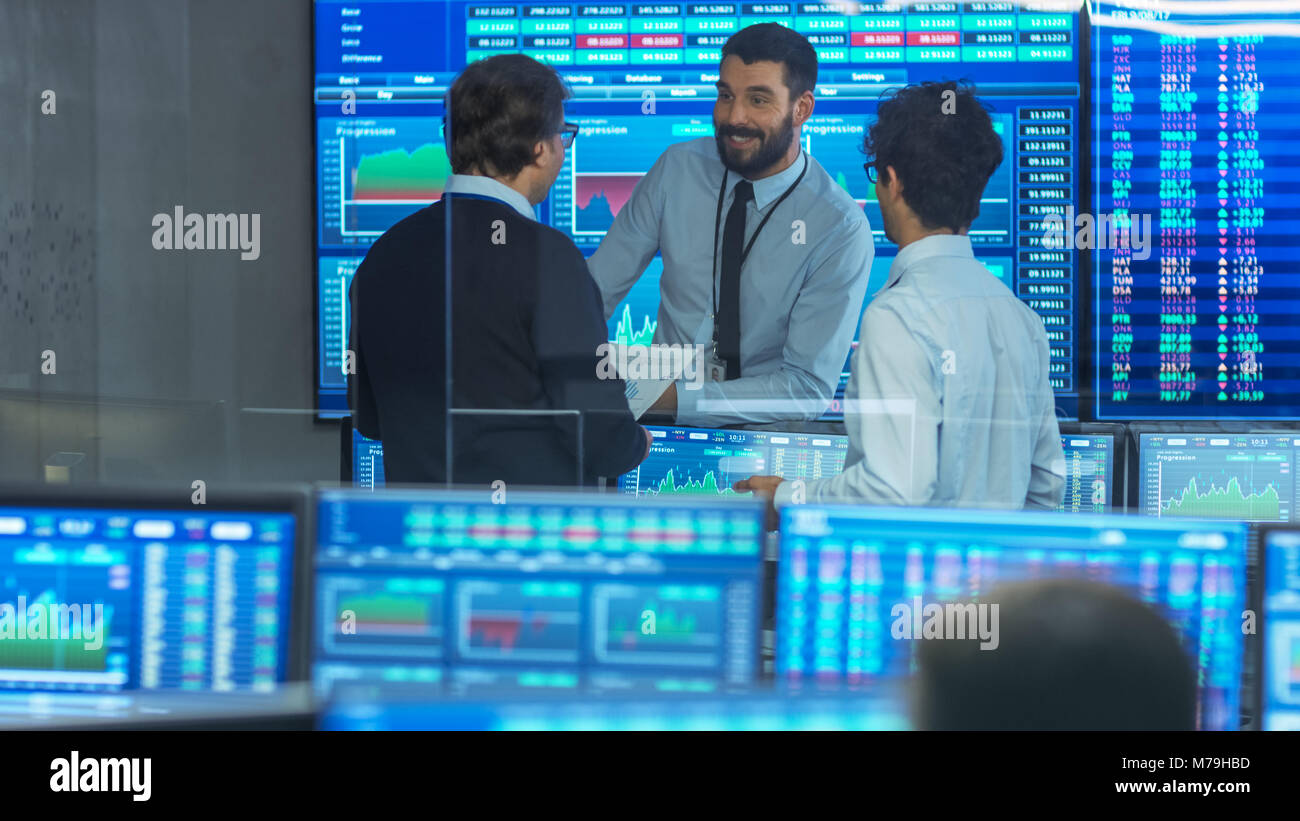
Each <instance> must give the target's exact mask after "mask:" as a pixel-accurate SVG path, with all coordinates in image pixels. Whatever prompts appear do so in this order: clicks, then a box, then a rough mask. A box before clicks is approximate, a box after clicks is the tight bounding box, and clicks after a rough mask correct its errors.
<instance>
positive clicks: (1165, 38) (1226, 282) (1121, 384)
mask: <svg viewBox="0 0 1300 821" xmlns="http://www.w3.org/2000/svg"><path fill="white" fill-rule="evenodd" d="M1088 6H1089V9H1090V11H1091V13H1092V15H1093V20H1092V23H1093V24H1092V29H1091V31H1092V37H1091V39H1092V49H1091V51H1092V55H1091V63H1092V72H1091V73H1092V93H1091V97H1092V104H1091V106H1090V108H1091V114H1090V116H1089V120H1090V122H1091V123H1092V129H1091V136H1092V143H1093V145H1092V157H1093V162H1092V169H1093V170H1092V175H1091V176H1092V179H1091V181H1090V182H1091V186H1090V187H1091V189H1092V191H1091V196H1090V198H1089V199H1090V200H1091V203H1092V209H1091V213H1090V214H1085V213H1082V212H1081V213H1079V214H1078V216H1077V218H1076V220H1075V222H1074V225H1072V226H1067V231H1069V230H1070V229H1074V230H1075V231H1076V232H1077V233H1076V234H1075V239H1076V240H1079V239H1082V241H1083V242H1084V243H1088V245H1087V246H1086V247H1090V248H1091V249H1092V252H1091V256H1092V261H1093V270H1092V272H1091V276H1090V277H1080V280H1081V281H1084V282H1087V281H1089V280H1090V281H1091V283H1092V287H1093V293H1094V295H1095V296H1094V303H1093V311H1092V326H1093V327H1092V330H1091V333H1089V334H1088V335H1087V337H1086V338H1088V339H1089V341H1090V342H1091V344H1090V345H1089V346H1088V347H1089V348H1090V349H1091V356H1092V357H1093V368H1092V373H1093V375H1094V376H1093V383H1094V384H1093V395H1094V400H1093V402H1092V403H1091V404H1092V405H1093V414H1092V418H1095V419H1117V420H1139V419H1152V420H1168V419H1222V418H1225V417H1239V418H1252V419H1266V418H1267V419H1300V355H1298V354H1300V347H1298V346H1297V345H1296V341H1295V317H1296V313H1297V310H1300V300H1298V299H1297V293H1300V271H1298V270H1297V267H1296V264H1295V260H1296V257H1297V248H1298V247H1300V210H1297V209H1296V206H1295V200H1294V196H1295V190H1296V183H1297V180H1300V174H1297V172H1296V163H1295V158H1296V156H1297V154H1300V128H1297V127H1296V122H1295V112H1296V110H1297V108H1300V74H1297V72H1296V68H1295V67H1296V38H1295V36H1294V34H1293V31H1294V29H1293V28H1292V31H1291V32H1288V31H1286V30H1285V29H1286V27H1288V26H1290V27H1294V25H1295V22H1296V9H1295V5H1294V4H1291V3H1247V2H1239V3H1150V2H1146V0H1118V2H1112V1H1111V0H1097V1H1096V2H1092V3H1089V4H1088ZM1198 7H1199V8H1198ZM1072 216H1073V215H1072ZM1103 219H1104V220H1105V222H1103ZM1067 236H1068V234H1067Z"/></svg>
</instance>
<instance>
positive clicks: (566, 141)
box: [560, 123, 578, 150]
mask: <svg viewBox="0 0 1300 821" xmlns="http://www.w3.org/2000/svg"><path fill="white" fill-rule="evenodd" d="M576 139H578V126H576V125H574V124H573V123H565V124H564V127H563V128H561V129H560V145H562V146H564V148H565V150H568V149H569V148H571V147H573V141H574V140H576Z"/></svg>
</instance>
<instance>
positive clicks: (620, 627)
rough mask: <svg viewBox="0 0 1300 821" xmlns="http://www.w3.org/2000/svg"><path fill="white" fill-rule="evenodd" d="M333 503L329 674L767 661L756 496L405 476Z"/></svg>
mask: <svg viewBox="0 0 1300 821" xmlns="http://www.w3.org/2000/svg"><path fill="white" fill-rule="evenodd" d="M502 494H504V495H502ZM494 498H495V500H496V501H497V502H500V503H499V504H493V499H494ZM318 504H319V507H318V514H317V515H318V524H319V530H318V534H319V535H318V545H317V552H316V580H315V581H316V585H315V589H316V601H315V617H316V629H315V638H314V651H315V659H314V667H313V670H314V675H313V678H314V680H315V682H316V684H317V686H318V688H319V689H320V690H321V691H322V692H328V691H330V690H331V689H332V688H333V686H334V685H336V684H337V683H340V682H345V683H367V684H368V683H374V684H383V685H386V686H400V685H402V684H406V685H410V686H412V687H414V688H415V689H418V690H419V691H420V692H422V693H434V692H444V693H450V694H458V695H461V694H475V693H500V692H511V691H514V690H517V689H521V688H524V689H530V688H531V689H534V690H540V691H550V690H564V691H573V690H583V691H593V690H599V691H604V690H608V691H617V692H629V691H634V692H679V691H682V692H711V691H716V690H723V689H728V688H738V687H745V686H748V685H750V684H752V683H753V682H754V680H755V678H756V676H757V673H758V666H759V662H758V643H759V629H760V625H759V618H760V613H759V594H760V588H761V572H760V565H761V561H762V553H761V548H762V535H763V534H762V527H761V524H762V523H761V514H762V505H761V504H760V503H758V502H757V501H755V500H751V499H699V498H694V499H689V500H686V499H674V498H669V497H663V498H653V499H637V498H635V497H632V496H625V495H620V494H614V493H580V492H542V491H525V490H517V489H510V488H507V489H505V490H504V491H498V492H496V493H488V492H479V491H462V490H428V491H417V490H407V489H402V490H398V489H392V488H389V489H384V490H376V491H373V492H366V491H358V490H335V491H325V492H322V493H321V494H320V496H319V502H318Z"/></svg>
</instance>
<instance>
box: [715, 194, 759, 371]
mask: <svg viewBox="0 0 1300 821" xmlns="http://www.w3.org/2000/svg"><path fill="white" fill-rule="evenodd" d="M753 198H754V186H753V185H752V184H751V183H750V182H748V181H746V180H741V181H740V182H738V183H736V188H735V199H733V200H732V201H731V210H729V211H728V212H727V225H726V227H725V228H724V229H723V231H722V287H721V288H720V289H719V301H718V356H720V357H721V358H722V361H724V362H726V363H727V379H736V378H738V377H739V376H740V263H741V254H743V253H744V252H745V210H746V206H747V205H748V204H749V201H750V200H752V199H753Z"/></svg>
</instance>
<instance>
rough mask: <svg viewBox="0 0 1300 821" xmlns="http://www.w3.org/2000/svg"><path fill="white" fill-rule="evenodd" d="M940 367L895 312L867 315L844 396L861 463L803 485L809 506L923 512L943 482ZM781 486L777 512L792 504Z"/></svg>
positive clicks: (787, 485)
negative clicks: (859, 505)
mask: <svg viewBox="0 0 1300 821" xmlns="http://www.w3.org/2000/svg"><path fill="white" fill-rule="evenodd" d="M938 379H939V377H938V375H937V374H936V372H935V362H934V359H933V357H932V356H931V355H929V354H928V353H927V351H926V350H925V347H924V345H923V344H921V343H920V342H918V341H917V340H916V339H915V337H914V336H913V335H912V334H911V333H909V329H908V327H907V325H906V323H904V322H903V320H902V318H901V317H899V316H898V315H897V314H896V313H894V312H893V311H892V310H872V309H870V308H869V309H868V310H867V313H866V315H865V316H864V317H863V320H862V332H861V334H860V341H859V345H858V350H857V353H856V354H855V355H854V362H853V376H852V378H851V379H850V381H849V388H848V390H847V391H846V393H845V410H844V417H845V425H846V426H849V425H851V426H853V427H852V430H850V431H849V433H850V436H851V437H852V439H853V441H855V442H857V443H859V445H860V446H861V447H862V448H863V457H862V459H861V460H860V461H858V462H856V463H854V464H852V465H850V466H849V467H847V468H846V469H845V470H844V472H842V473H840V474H838V475H836V476H831V477H828V478H825V479H815V480H806V481H804V482H803V492H804V498H803V501H806V502H808V503H816V502H822V501H827V500H832V499H841V500H842V499H852V500H854V501H860V502H865V503H867V504H887V505H924V504H926V503H927V502H929V501H930V500H931V499H932V498H934V495H935V490H936V488H937V486H938V477H939V425H940V420H941V410H940V403H941V401H942V400H941V395H940V387H939V381H938ZM795 491H796V486H795V483H794V482H782V483H781V485H780V486H779V487H778V489H777V492H776V496H775V502H776V505H777V506H778V507H780V506H783V505H785V504H787V503H789V502H790V501H791V500H792V497H793V496H794V493H795Z"/></svg>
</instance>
